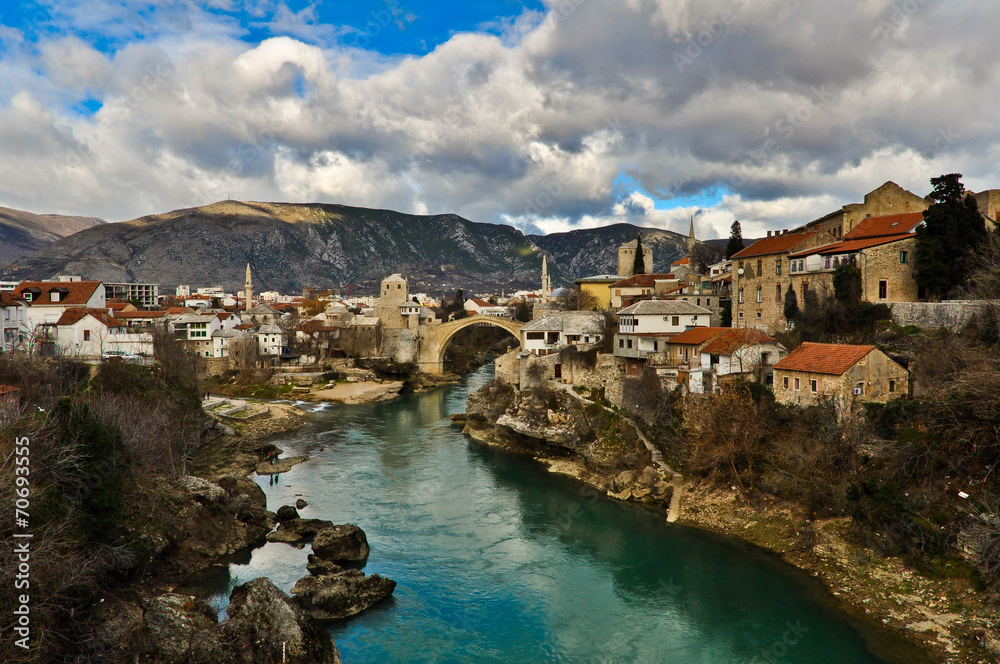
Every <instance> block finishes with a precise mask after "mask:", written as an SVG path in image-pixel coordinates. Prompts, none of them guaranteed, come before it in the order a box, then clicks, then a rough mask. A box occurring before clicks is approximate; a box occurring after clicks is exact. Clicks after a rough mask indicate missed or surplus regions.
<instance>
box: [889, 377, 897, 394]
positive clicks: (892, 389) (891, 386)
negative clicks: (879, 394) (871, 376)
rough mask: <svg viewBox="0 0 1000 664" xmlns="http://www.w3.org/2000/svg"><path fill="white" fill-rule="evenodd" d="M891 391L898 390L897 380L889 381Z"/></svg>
mask: <svg viewBox="0 0 1000 664" xmlns="http://www.w3.org/2000/svg"><path fill="white" fill-rule="evenodd" d="M889 391H890V392H895V391H896V381H894V380H890V381H889Z"/></svg>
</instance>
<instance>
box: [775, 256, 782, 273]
mask: <svg viewBox="0 0 1000 664" xmlns="http://www.w3.org/2000/svg"><path fill="white" fill-rule="evenodd" d="M774 274H776V275H777V276H779V277H780V276H781V259H780V258H775V259H774Z"/></svg>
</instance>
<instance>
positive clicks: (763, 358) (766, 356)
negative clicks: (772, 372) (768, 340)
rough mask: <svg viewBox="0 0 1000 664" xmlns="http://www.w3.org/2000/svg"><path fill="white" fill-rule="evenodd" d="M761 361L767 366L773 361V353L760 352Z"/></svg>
mask: <svg viewBox="0 0 1000 664" xmlns="http://www.w3.org/2000/svg"><path fill="white" fill-rule="evenodd" d="M760 363H761V364H763V365H764V366H765V367H766V366H767V365H769V364H770V363H771V354H770V353H761V354H760Z"/></svg>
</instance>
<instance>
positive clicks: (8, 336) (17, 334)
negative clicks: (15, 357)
mask: <svg viewBox="0 0 1000 664" xmlns="http://www.w3.org/2000/svg"><path fill="white" fill-rule="evenodd" d="M29 331H30V330H29V328H28V306H27V305H26V304H25V303H24V300H21V299H18V298H16V297H14V296H13V295H11V294H10V293H7V292H0V353H10V352H12V351H13V350H14V349H16V348H17V347H18V346H20V344H21V341H22V340H23V339H25V338H27V336H28V333H29Z"/></svg>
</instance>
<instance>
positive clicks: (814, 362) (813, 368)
mask: <svg viewBox="0 0 1000 664" xmlns="http://www.w3.org/2000/svg"><path fill="white" fill-rule="evenodd" d="M873 350H875V346H853V345H849V344H817V343H812V342H809V341H804V342H802V345H801V346H799V347H798V348H796V349H795V350H793V351H792V352H791V353H789V354H788V355H786V356H785V357H783V358H782V359H781V360H779V361H778V363H777V364H775V365H774V368H775V369H783V370H786V371H805V372H808V373H819V374H829V375H831V376H841V375H843V374H844V372H846V371H847V370H848V369H850V368H851V367H853V366H854V365H855V364H857V363H858V362H859V361H860V360H861V359H862V358H864V357H865V356H866V355H868V353H870V352H872V351H873Z"/></svg>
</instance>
